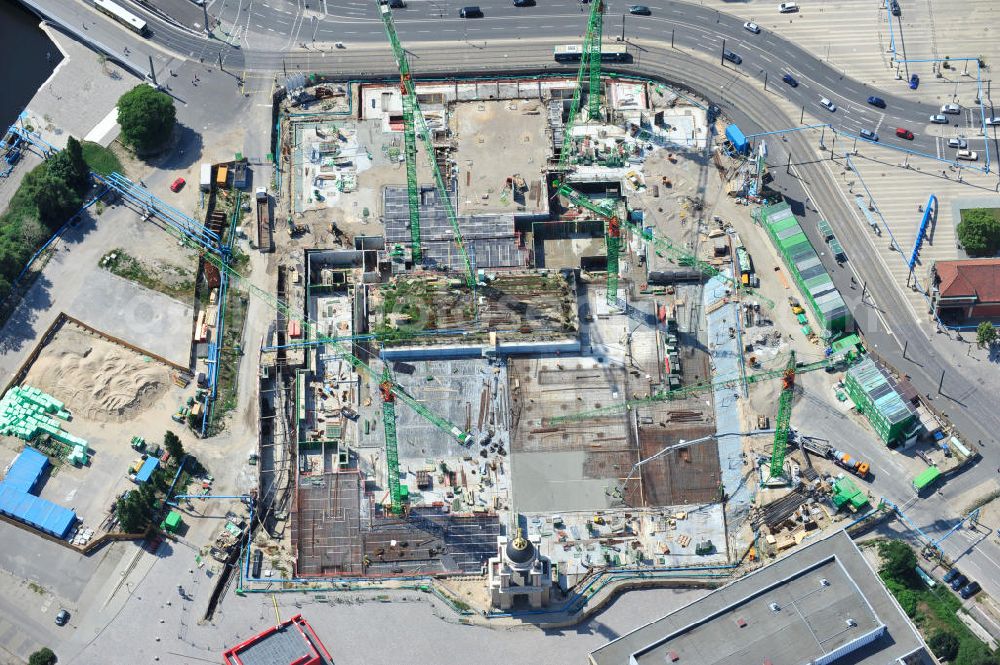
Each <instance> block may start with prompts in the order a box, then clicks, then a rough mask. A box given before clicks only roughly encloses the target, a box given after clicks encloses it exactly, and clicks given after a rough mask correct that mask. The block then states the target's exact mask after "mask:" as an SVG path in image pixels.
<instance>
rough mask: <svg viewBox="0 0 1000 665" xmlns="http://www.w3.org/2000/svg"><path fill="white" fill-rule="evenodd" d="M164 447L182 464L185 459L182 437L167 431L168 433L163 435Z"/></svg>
mask: <svg viewBox="0 0 1000 665" xmlns="http://www.w3.org/2000/svg"><path fill="white" fill-rule="evenodd" d="M163 447H164V448H166V449H167V452H168V453H170V456H171V457H173V458H174V460H176V461H177V463H178V464H180V461H181V458H182V457H184V446H183V445H182V444H181V439H180V437H179V436H177V435H176V434H174V433H173V432H171V431H170V430H167V433H166V434H164V435H163Z"/></svg>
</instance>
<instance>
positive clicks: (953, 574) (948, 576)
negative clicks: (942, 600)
mask: <svg viewBox="0 0 1000 665" xmlns="http://www.w3.org/2000/svg"><path fill="white" fill-rule="evenodd" d="M956 577H958V568H952V569H951V570H949V571H948V572H947V573H945V574H944V577H942V578H941V579H942V580H943V581H944V583H945V584H950V583H951V581H952V580H953V579H955V578H956Z"/></svg>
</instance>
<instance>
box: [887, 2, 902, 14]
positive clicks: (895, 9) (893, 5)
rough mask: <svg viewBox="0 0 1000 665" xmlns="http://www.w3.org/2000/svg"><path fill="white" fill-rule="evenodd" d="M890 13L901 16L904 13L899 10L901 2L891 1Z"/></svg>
mask: <svg viewBox="0 0 1000 665" xmlns="http://www.w3.org/2000/svg"><path fill="white" fill-rule="evenodd" d="M889 11H890V12H892V15H893V16H899V15H900V14H902V13H903V11H902V10H901V9H900V8H899V0H890V1H889Z"/></svg>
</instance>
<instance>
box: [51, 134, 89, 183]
mask: <svg viewBox="0 0 1000 665" xmlns="http://www.w3.org/2000/svg"><path fill="white" fill-rule="evenodd" d="M46 164H47V166H46V171H47V173H48V174H49V175H51V176H56V177H58V178H60V179H61V180H63V181H64V182H65V183H66V184H68V185H69V186H70V187H72V188H73V189H74V190H75V191H76V192H78V193H80V194H83V193H84V192H86V191H87V188H88V187H89V186H90V168H89V167H88V166H87V161H86V160H85V159H84V158H83V146H82V145H80V142H79V141H77V140H76V139H75V138H73V137H72V136H71V137H69V140H68V141H67V142H66V148H65V149H64V150H61V151H59V152H57V153H56V154H55V155H53V156H52V157H49V161H48V162H46Z"/></svg>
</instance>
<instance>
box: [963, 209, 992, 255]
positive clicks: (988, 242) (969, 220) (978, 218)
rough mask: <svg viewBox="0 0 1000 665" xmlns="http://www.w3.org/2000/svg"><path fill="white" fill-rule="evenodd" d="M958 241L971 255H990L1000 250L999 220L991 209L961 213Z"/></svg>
mask: <svg viewBox="0 0 1000 665" xmlns="http://www.w3.org/2000/svg"><path fill="white" fill-rule="evenodd" d="M956 231H957V232H958V241H959V242H960V243H962V247H964V248H965V251H966V252H968V253H969V254H971V255H992V254H995V253H996V251H997V249H998V248H1000V220H998V219H997V216H996V214H995V211H994V210H993V209H991V208H972V209H970V210H963V211H962V221H960V222H959V223H958V228H957V229H956Z"/></svg>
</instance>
